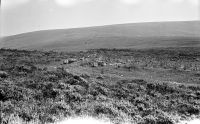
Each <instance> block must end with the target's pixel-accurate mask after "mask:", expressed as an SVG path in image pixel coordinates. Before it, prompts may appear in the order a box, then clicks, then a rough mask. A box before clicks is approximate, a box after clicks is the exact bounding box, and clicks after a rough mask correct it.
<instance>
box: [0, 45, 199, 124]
mask: <svg viewBox="0 0 200 124" xmlns="http://www.w3.org/2000/svg"><path fill="white" fill-rule="evenodd" d="M69 58H73V60H74V62H73V63H70V64H67V63H66V62H65V60H66V59H69ZM93 63H97V65H96V66H91V65H94V64H93ZM98 63H103V64H98ZM100 65H101V66H100ZM161 72H162V74H161ZM152 73H153V74H154V75H151V77H147V76H146V75H147V74H152ZM158 73H159V75H158ZM171 73H176V74H173V75H174V77H173V76H171V75H170V76H169V77H168V78H166V77H167V75H168V74H171ZM178 76H179V77H180V78H177V77H178ZM184 76H186V78H187V79H190V80H187V81H185V80H184V79H185V78H184ZM167 79H169V80H167ZM0 106H1V107H0V114H1V116H0V123H1V124H14V123H17V122H18V123H30V124H31V123H34V124H44V123H53V122H55V121H57V120H59V119H62V118H66V117H72V116H84V115H87V116H93V117H99V118H109V119H110V120H111V121H113V122H114V123H122V122H124V121H128V122H132V123H138V124H174V123H176V121H177V120H179V119H186V118H190V117H199V115H200V49H195V48H177V49H174V48H168V49H146V50H144V49H143V50H132V49H98V50H89V51H86V52H71V53H66V52H54V51H49V52H44V51H43V52H42V51H26V50H15V49H0Z"/></svg>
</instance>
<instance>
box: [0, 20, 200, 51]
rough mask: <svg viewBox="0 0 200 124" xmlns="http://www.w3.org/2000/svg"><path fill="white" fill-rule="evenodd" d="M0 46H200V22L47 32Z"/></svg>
mask: <svg viewBox="0 0 200 124" xmlns="http://www.w3.org/2000/svg"><path fill="white" fill-rule="evenodd" d="M0 47H1V48H2V47H4V48H17V49H38V50H62V51H71V50H75V51H77V50H85V49H91V48H92V49H93V48H152V47H200V21H182V22H151V23H132V24H117V25H107V26H96V27H86V28H74V29H57V30H44V31H36V32H29V33H23V34H18V35H13V36H8V37H3V38H1V42H0Z"/></svg>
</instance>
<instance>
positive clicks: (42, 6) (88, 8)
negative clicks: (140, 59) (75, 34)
mask: <svg viewBox="0 0 200 124" xmlns="http://www.w3.org/2000/svg"><path fill="white" fill-rule="evenodd" d="M199 2H200V0H1V15H0V20H1V35H2V36H5V35H13V34H19V33H23V32H30V31H36V30H47V29H60V28H75V27H87V26H96V25H108V24H119V23H134V22H154V21H186V20H197V19H199V15H200V9H199V8H200V3H199Z"/></svg>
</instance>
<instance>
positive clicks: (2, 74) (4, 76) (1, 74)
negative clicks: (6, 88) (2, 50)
mask: <svg viewBox="0 0 200 124" xmlns="http://www.w3.org/2000/svg"><path fill="white" fill-rule="evenodd" d="M8 76H9V75H8V73H7V72H5V71H0V78H7V77H8Z"/></svg>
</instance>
